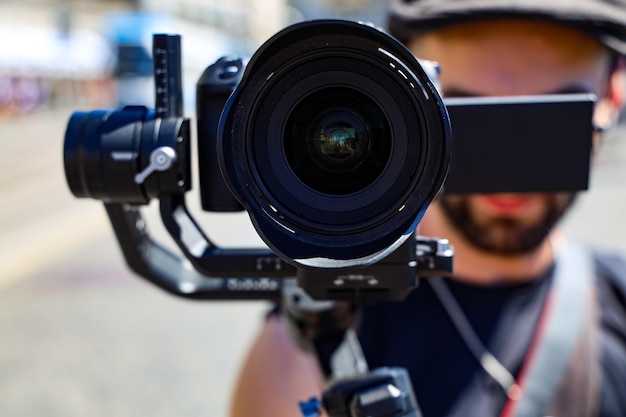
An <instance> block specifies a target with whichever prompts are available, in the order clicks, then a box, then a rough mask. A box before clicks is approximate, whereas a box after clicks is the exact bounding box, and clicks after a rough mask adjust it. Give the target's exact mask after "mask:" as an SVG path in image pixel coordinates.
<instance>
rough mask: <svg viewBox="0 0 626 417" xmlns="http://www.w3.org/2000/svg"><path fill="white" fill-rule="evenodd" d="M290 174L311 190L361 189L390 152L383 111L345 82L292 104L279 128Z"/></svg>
mask: <svg viewBox="0 0 626 417" xmlns="http://www.w3.org/2000/svg"><path fill="white" fill-rule="evenodd" d="M284 141H285V142H284V146H285V154H286V157H287V161H288V163H289V166H290V167H291V169H292V171H293V172H294V174H295V175H296V176H297V177H298V179H299V180H300V181H302V182H303V183H304V184H306V185H307V186H309V187H311V188H313V189H314V190H316V191H319V192H322V193H325V194H332V195H343V194H351V193H355V192H357V191H360V190H362V189H364V188H366V187H367V186H368V185H370V184H371V183H372V182H374V181H375V180H376V178H378V177H379V176H380V175H381V174H382V172H383V171H384V169H385V167H386V166H387V163H388V161H389V156H390V154H391V147H392V140H391V130H390V128H389V123H388V121H387V117H386V116H385V113H384V112H383V111H382V109H381V108H380V106H378V105H377V104H376V102H375V101H374V100H373V99H371V98H370V97H369V96H367V95H365V94H363V93H361V92H359V91H356V90H353V89H350V88H345V87H332V88H324V89H321V90H319V91H317V92H314V93H312V94H310V95H308V96H306V97H305V98H304V99H303V100H301V101H300V102H299V103H298V104H297V105H296V106H295V107H294V109H293V111H292V112H291V114H290V115H289V118H288V119H287V124H286V126H285V133H284Z"/></svg>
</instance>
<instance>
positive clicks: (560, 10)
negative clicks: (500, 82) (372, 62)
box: [388, 0, 626, 55]
mask: <svg viewBox="0 0 626 417" xmlns="http://www.w3.org/2000/svg"><path fill="white" fill-rule="evenodd" d="M516 17H517V18H532V19H541V20H550V21H555V22H559V23H562V24H563V25H566V26H570V27H572V28H574V29H577V30H580V31H582V32H585V33H587V34H588V35H590V36H592V37H593V38H595V39H597V40H598V41H600V42H601V43H603V44H604V45H606V46H608V47H609V48H611V49H613V50H614V51H616V52H618V53H620V54H622V55H626V0H391V6H390V15H389V21H388V30H389V32H390V33H391V35H393V36H395V37H396V38H398V39H399V40H401V41H406V40H408V39H409V38H410V37H411V36H412V35H414V34H416V33H420V32H425V31H429V30H432V29H436V28H440V27H443V26H446V25H450V24H454V23H459V22H464V21H472V20H477V19H481V20H482V19H496V18H516Z"/></svg>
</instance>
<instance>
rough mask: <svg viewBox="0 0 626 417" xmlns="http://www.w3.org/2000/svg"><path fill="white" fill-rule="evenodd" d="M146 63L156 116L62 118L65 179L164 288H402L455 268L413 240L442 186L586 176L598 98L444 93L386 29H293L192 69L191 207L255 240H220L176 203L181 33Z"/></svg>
mask: <svg viewBox="0 0 626 417" xmlns="http://www.w3.org/2000/svg"><path fill="white" fill-rule="evenodd" d="M153 56H154V60H153V61H154V81H155V93H156V95H155V96H156V99H155V106H154V109H153V110H152V109H147V108H145V107H142V106H127V107H125V108H123V109H120V110H95V111H91V112H76V113H74V114H73V115H72V117H71V118H70V120H69V123H68V126H67V129H66V133H65V141H64V163H65V174H66V178H67V182H68V186H69V188H70V190H71V192H72V193H73V194H74V195H75V196H77V197H83V198H94V199H97V200H101V201H102V202H104V205H105V207H106V210H107V213H108V216H109V218H110V221H111V224H112V226H113V230H114V232H115V234H116V237H117V239H118V242H119V244H120V247H121V248H122V252H123V254H124V256H125V259H126V262H127V263H128V265H129V266H130V268H131V269H133V270H134V271H135V272H136V273H137V274H139V275H140V276H142V277H144V278H147V279H148V280H149V281H151V282H153V283H155V284H156V285H158V286H160V287H161V288H163V289H165V290H167V291H169V292H171V293H173V294H176V295H181V296H184V297H187V298H198V299H277V298H280V294H281V293H282V292H283V291H284V290H285V289H287V290H288V292H290V293H293V292H294V291H293V289H294V288H302V289H304V290H305V291H306V293H307V295H310V296H312V297H313V298H314V299H318V300H338V299H341V300H346V299H347V300H387V299H398V298H402V297H404V296H405V295H406V293H407V292H408V291H409V290H410V289H412V288H413V287H414V286H415V285H417V278H416V277H417V276H424V275H446V274H449V273H450V272H451V269H452V252H453V251H452V248H451V247H450V245H449V244H448V242H447V241H446V240H445V239H438V238H424V237H420V236H416V235H415V233H414V231H415V228H416V226H417V225H418V223H419V221H420V220H421V218H422V216H423V214H424V212H425V211H426V208H427V207H428V205H429V204H430V203H431V202H432V200H433V199H434V198H435V196H436V195H437V193H440V192H441V193H452V194H463V193H495V192H560V191H578V190H584V189H586V188H587V186H588V176H589V160H590V153H591V148H592V147H591V136H592V123H591V114H592V112H593V106H594V101H595V97H593V96H591V95H587V94H566V95H545V96H522V97H498V98H489V97H475V98H473V97H469V98H445V100H444V99H442V97H441V96H440V93H439V91H438V88H437V85H438V83H437V75H438V73H437V70H438V69H437V67H436V65H435V64H433V63H429V62H424V61H418V60H417V59H416V58H415V57H414V56H413V55H412V54H411V52H410V51H409V50H408V49H406V48H405V47H404V46H403V45H402V44H400V43H399V42H398V41H396V40H395V39H394V38H392V37H390V36H388V35H387V34H385V33H384V32H382V31H381V30H379V29H377V28H375V27H372V26H370V25H367V24H363V23H357V22H350V21H341V20H317V21H308V22H302V23H298V24H295V25H292V26H290V27H288V28H286V29H284V30H283V31H281V32H279V33H278V34H276V35H275V36H273V37H272V38H270V39H269V40H268V41H267V42H266V43H265V44H264V45H263V46H261V48H259V49H258V50H257V51H256V52H255V54H254V55H253V56H252V58H251V59H250V60H249V62H247V64H246V65H244V60H243V59H241V58H237V57H224V58H221V59H220V60H218V61H217V62H215V63H214V64H212V65H210V66H209V67H207V69H206V71H205V72H204V73H203V74H202V76H201V77H200V79H199V80H198V83H197V97H196V106H197V108H196V119H197V149H198V155H197V163H198V171H199V192H200V197H201V205H202V208H203V209H204V210H205V211H209V212H232V211H240V210H246V211H247V212H248V214H249V216H250V218H251V220H252V223H253V225H254V227H255V229H256V231H257V232H258V234H259V235H260V236H261V238H262V239H263V240H264V242H265V243H266V244H267V246H268V248H241V249H239V248H237V249H224V248H220V247H218V246H216V245H215V244H214V243H213V242H212V241H211V240H210V238H209V237H208V236H207V234H206V233H205V232H204V231H203V230H202V229H201V228H200V226H199V225H198V223H197V222H196V220H195V219H194V218H193V216H191V214H190V212H189V210H188V209H187V206H186V203H185V194H186V193H187V192H189V191H190V190H191V189H192V184H191V164H192V154H191V140H192V138H191V133H190V131H191V121H190V120H189V119H188V118H185V117H183V114H182V113H183V112H182V107H183V100H182V93H181V90H182V81H181V72H182V71H181V50H180V37H179V36H177V35H155V36H154V44H153ZM443 71H445V69H443ZM452 127H454V135H452ZM452 136H454V146H453V144H452V142H453V141H452ZM503 137H506V138H507V139H506V140H502V138H503ZM453 148H454V152H452V150H453ZM529 168H532V169H529ZM153 199H158V200H159V203H160V213H161V219H162V222H163V224H164V225H165V227H166V229H167V231H168V233H169V234H170V235H171V236H172V237H173V239H174V241H175V242H176V244H177V245H178V247H179V248H180V250H181V252H182V255H183V256H182V257H181V256H180V255H178V254H175V253H172V252H171V251H169V250H167V249H165V248H164V247H163V246H161V245H159V244H158V242H155V241H154V240H153V239H152V238H151V236H150V234H149V233H148V229H147V226H146V222H145V220H144V219H143V216H142V214H141V211H140V207H141V206H142V205H145V204H147V203H148V202H150V201H151V200H153ZM299 298H300V299H302V297H299Z"/></svg>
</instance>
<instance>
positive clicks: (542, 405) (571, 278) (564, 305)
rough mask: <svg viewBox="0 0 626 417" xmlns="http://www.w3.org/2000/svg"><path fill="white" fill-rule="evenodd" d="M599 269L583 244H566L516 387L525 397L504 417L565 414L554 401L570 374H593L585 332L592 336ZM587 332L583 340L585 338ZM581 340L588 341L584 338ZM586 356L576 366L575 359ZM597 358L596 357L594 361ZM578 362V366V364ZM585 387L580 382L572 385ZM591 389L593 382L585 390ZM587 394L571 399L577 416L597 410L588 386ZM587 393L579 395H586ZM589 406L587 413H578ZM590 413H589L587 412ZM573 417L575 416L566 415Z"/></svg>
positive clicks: (508, 407)
mask: <svg viewBox="0 0 626 417" xmlns="http://www.w3.org/2000/svg"><path fill="white" fill-rule="evenodd" d="M594 277H595V268H594V264H593V258H592V256H591V253H590V251H589V250H587V249H586V248H585V247H583V246H582V245H581V244H579V243H576V242H573V241H571V240H567V241H565V242H564V243H563V245H561V247H560V248H559V249H558V252H557V256H556V264H555V271H554V277H553V283H552V289H551V291H550V295H549V297H548V300H547V303H548V304H547V305H546V306H545V308H544V310H545V314H542V320H541V321H540V325H539V327H538V330H537V332H536V333H535V335H534V336H533V341H532V342H531V347H530V349H529V351H528V353H527V355H526V358H525V360H524V364H523V365H522V370H521V371H520V375H519V376H518V385H520V386H521V387H522V392H523V394H522V396H521V398H520V399H519V400H518V401H513V400H510V401H509V402H508V403H507V405H506V406H505V409H504V412H503V413H502V416H515V417H531V416H543V415H546V412H547V411H548V409H549V408H554V407H555V406H556V408H558V409H559V410H560V412H561V413H563V411H561V409H562V407H563V406H566V405H567V404H560V405H559V404H554V403H553V399H554V398H556V396H555V395H556V394H557V393H558V392H559V391H562V390H559V383H560V382H561V381H562V380H563V378H564V376H565V375H566V374H568V373H569V374H572V373H574V374H579V375H578V376H579V377H580V376H581V375H582V376H583V377H584V376H589V372H590V371H591V370H592V369H593V368H594V366H593V364H592V362H593V357H595V355H591V351H590V349H593V348H592V346H590V345H589V344H588V343H587V342H591V343H592V342H593V341H594V340H595V339H596V338H595V337H591V335H590V334H587V333H588V332H587V331H585V330H587V329H591V330H593V329H594V328H595V327H596V326H594V325H593V321H594V318H595V315H594V314H592V312H593V311H595V309H594V308H593V304H594V294H595V292H594ZM583 331H585V332H584V334H583ZM581 335H582V336H584V338H581ZM581 349H584V350H585V352H584V353H585V354H584V355H583V356H581V357H579V358H576V361H573V360H572V359H573V354H574V352H576V353H583V352H581ZM592 356H593V357H592ZM579 359H580V362H579V363H576V362H578V360H579ZM572 382H573V383H574V385H576V383H578V385H581V384H580V382H585V381H580V378H577V381H575V382H574V381H572ZM582 385H586V386H587V387H589V386H593V385H594V384H592V383H590V381H589V380H587V381H586V383H584V384H582ZM579 390H580V391H586V392H587V394H588V395H586V396H585V397H586V398H569V400H570V401H571V402H572V404H574V403H576V404H575V405H576V407H575V409H576V415H587V411H588V410H589V409H590V408H591V404H593V402H594V401H593V398H592V394H591V393H590V392H589V391H591V390H590V389H587V388H586V387H585V386H581V387H579ZM583 393H584V392H581V394H583ZM583 400H588V401H585V402H584V404H585V407H583V408H584V409H580V406H582V405H583V404H581V402H582V401H583ZM585 409H587V410H585ZM567 415H568V416H569V415H573V414H567Z"/></svg>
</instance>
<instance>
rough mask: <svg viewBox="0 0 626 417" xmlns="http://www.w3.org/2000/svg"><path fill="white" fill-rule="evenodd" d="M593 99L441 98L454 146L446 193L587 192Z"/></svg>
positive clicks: (581, 96) (569, 96) (578, 96)
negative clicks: (448, 120) (443, 102)
mask: <svg viewBox="0 0 626 417" xmlns="http://www.w3.org/2000/svg"><path fill="white" fill-rule="evenodd" d="M594 99H595V97H594V96H593V95H590V94H565V95H545V96H520V97H475V98H474V97H472V98H450V99H445V104H446V107H447V108H448V112H449V115H450V121H451V124H452V136H453V149H452V158H451V162H450V170H449V172H448V177H447V179H446V182H445V185H444V192H445V193H446V194H466V193H503V192H507V193H508V192H516V193H517V192H519V193H521V192H560V191H580V190H586V189H587V188H588V183H589V164H590V156H591V149H592V132H593V127H592V112H593V104H594Z"/></svg>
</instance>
